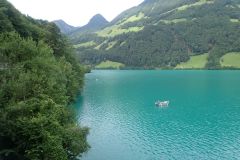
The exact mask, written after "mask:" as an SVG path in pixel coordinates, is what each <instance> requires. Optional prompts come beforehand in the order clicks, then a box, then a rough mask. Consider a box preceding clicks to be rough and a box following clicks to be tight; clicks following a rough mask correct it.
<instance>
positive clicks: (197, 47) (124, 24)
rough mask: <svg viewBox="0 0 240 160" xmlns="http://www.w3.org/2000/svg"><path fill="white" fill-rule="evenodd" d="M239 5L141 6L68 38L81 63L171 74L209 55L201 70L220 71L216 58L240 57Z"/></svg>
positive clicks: (197, 1) (151, 2) (225, 0)
mask: <svg viewBox="0 0 240 160" xmlns="http://www.w3.org/2000/svg"><path fill="white" fill-rule="evenodd" d="M239 5H240V2H239V1H238V0H178V1H177V0H169V1H165V0H145V1H144V2H143V3H142V4H140V5H139V6H137V7H134V8H131V9H129V10H127V11H125V12H123V13H122V14H120V15H119V16H118V17H116V18H115V19H114V20H113V21H112V22H111V23H110V24H108V25H107V26H106V27H105V28H103V29H101V30H98V31H94V32H89V33H87V34H84V35H82V36H81V37H77V38H76V37H74V36H72V37H70V38H71V39H72V43H74V44H75V45H77V46H82V45H84V44H90V42H91V44H93V43H94V45H91V46H88V47H80V48H77V52H78V56H79V57H80V61H81V62H82V63H85V64H91V65H97V64H99V63H101V62H102V61H105V60H110V61H114V62H119V63H123V64H125V65H126V67H144V68H175V67H176V66H177V65H179V64H182V63H184V62H187V61H189V59H190V58H191V56H194V55H201V54H204V53H209V56H208V58H207V62H206V60H205V59H204V62H202V63H204V64H205V63H206V65H205V67H206V68H210V69H214V68H220V67H221V64H220V58H221V57H222V56H223V55H224V54H226V53H228V52H239V51H240V45H239V44H240V38H239V37H240V30H239V27H240V23H238V21H239V19H240V8H239Z"/></svg>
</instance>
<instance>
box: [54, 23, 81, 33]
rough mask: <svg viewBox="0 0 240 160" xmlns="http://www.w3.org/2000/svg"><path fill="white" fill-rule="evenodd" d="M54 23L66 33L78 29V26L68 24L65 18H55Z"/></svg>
mask: <svg viewBox="0 0 240 160" xmlns="http://www.w3.org/2000/svg"><path fill="white" fill-rule="evenodd" d="M53 23H55V24H56V25H57V26H58V28H59V29H60V30H61V32H62V33H64V34H67V33H70V32H72V31H74V30H76V29H77V27H73V26H71V25H69V24H67V23H66V22H64V21H63V20H55V21H53Z"/></svg>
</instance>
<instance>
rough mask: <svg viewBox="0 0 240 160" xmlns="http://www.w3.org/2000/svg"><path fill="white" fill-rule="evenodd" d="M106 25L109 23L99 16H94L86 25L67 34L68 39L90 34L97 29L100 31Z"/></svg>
mask: <svg viewBox="0 0 240 160" xmlns="http://www.w3.org/2000/svg"><path fill="white" fill-rule="evenodd" d="M108 23H109V22H108V21H107V20H106V19H105V18H104V17H103V16H102V15H101V14H96V15H95V16H93V17H92V18H91V19H90V21H89V22H88V24H86V25H85V26H82V27H79V28H78V29H76V30H74V31H73V32H71V33H69V35H70V37H75V38H77V37H79V36H81V35H82V34H86V33H91V32H94V31H97V30H99V29H102V28H103V27H105V26H107V25H108Z"/></svg>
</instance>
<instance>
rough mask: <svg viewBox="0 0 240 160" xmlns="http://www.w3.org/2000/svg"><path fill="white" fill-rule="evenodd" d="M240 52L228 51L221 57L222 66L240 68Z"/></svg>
mask: <svg viewBox="0 0 240 160" xmlns="http://www.w3.org/2000/svg"><path fill="white" fill-rule="evenodd" d="M239 62H240V52H232V53H227V54H225V55H224V56H223V57H221V59H220V64H221V66H222V67H234V68H240V63H239Z"/></svg>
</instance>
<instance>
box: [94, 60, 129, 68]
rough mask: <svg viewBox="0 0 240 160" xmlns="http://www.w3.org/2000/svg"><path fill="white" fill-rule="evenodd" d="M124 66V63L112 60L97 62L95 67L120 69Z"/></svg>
mask: <svg viewBox="0 0 240 160" xmlns="http://www.w3.org/2000/svg"><path fill="white" fill-rule="evenodd" d="M122 67H124V64H122V63H118V62H112V61H104V62H101V63H100V64H98V65H97V66H96V67H95V68H97V69H120V68H122Z"/></svg>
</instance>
